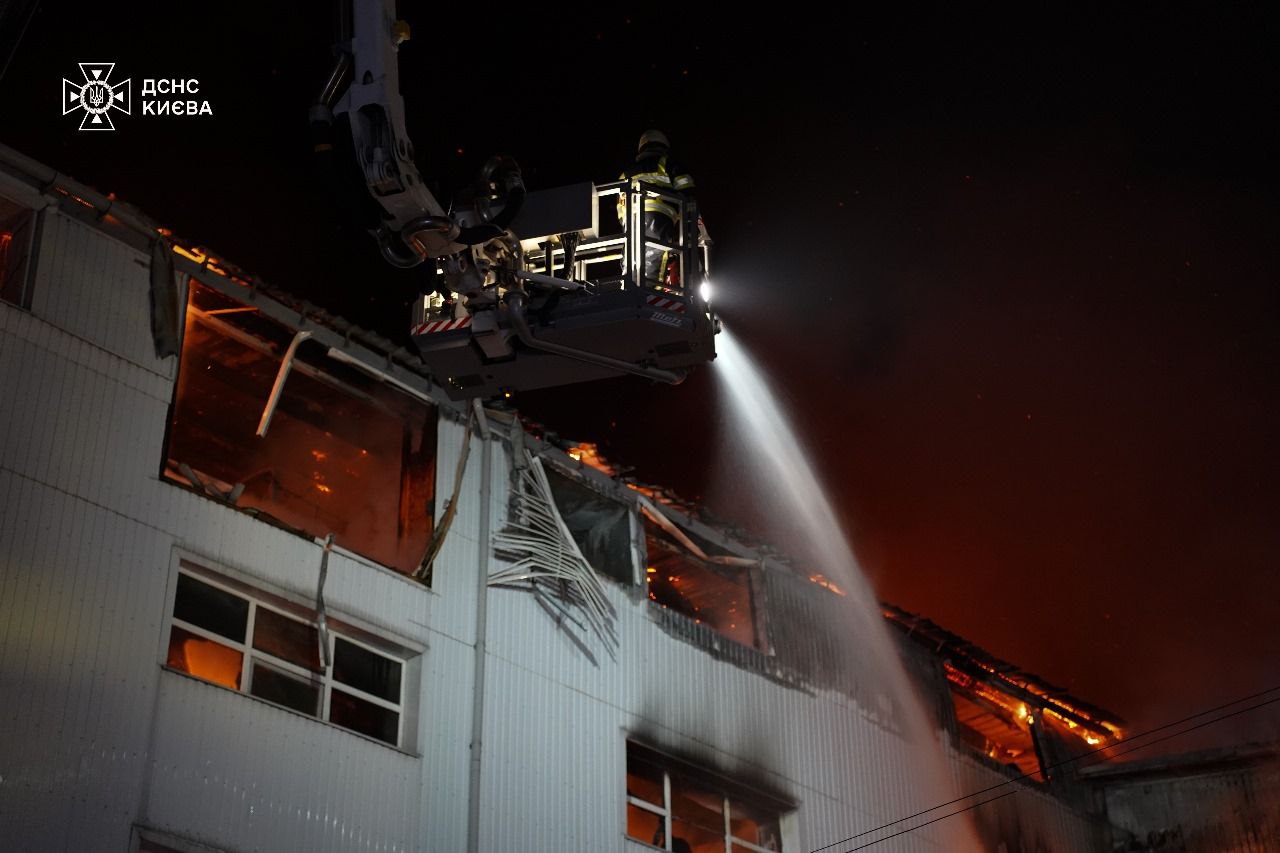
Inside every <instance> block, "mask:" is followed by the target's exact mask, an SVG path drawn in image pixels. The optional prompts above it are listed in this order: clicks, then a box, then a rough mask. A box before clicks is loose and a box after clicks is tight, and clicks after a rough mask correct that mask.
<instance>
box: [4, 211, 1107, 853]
mask: <svg viewBox="0 0 1280 853" xmlns="http://www.w3.org/2000/svg"><path fill="white" fill-rule="evenodd" d="M148 263H149V259H148V258H147V257H146V256H144V255H142V254H141V253H139V252H136V251H134V250H133V249H130V248H128V247H126V246H124V245H122V244H120V243H119V242H117V241H115V240H113V239H112V238H110V237H108V236H106V235H104V234H102V233H100V232H98V231H96V230H95V229H93V228H91V227H89V226H87V225H84V224H81V223H80V222H78V221H75V220H73V219H71V218H69V217H67V216H65V215H62V214H57V213H54V212H52V211H51V212H50V214H49V216H48V217H47V219H46V227H45V230H44V234H43V245H42V246H41V247H40V258H39V267H38V276H37V280H36V283H35V288H34V298H33V303H32V311H31V313H30V314H28V313H25V312H22V311H19V310H17V309H15V308H13V307H11V306H8V305H0V394H2V395H3V396H2V398H3V399H4V400H6V401H7V405H6V407H5V410H4V411H3V412H2V413H0V502H2V507H3V513H0V688H2V691H3V702H0V722H2V723H3V726H2V728H0V756H3V758H2V759H0V760H2V761H3V767H0V777H2V778H0V833H2V834H3V836H4V838H5V839H6V844H9V845H11V846H12V849H17V850H87V849H95V850H101V849H105V850H125V849H126V848H127V845H128V839H129V832H130V826H131V825H132V824H134V823H135V822H136V823H141V824H145V825H147V826H150V827H154V828H157V829H161V830H166V831H170V832H173V833H175V834H177V835H180V836H183V837H187V838H191V839H195V840H200V841H203V842H206V843H208V844H211V845H214V846H218V847H222V848H225V849H229V850H272V851H276V850H281V851H283V850H300V851H301V850H306V851H328V850H334V851H337V850H388V851H390V850H418V849H424V850H434V851H442V853H443V852H444V851H458V850H463V849H465V846H466V815H467V802H466V798H467V773H468V763H469V750H468V743H469V739H470V714H471V702H472V687H473V661H472V643H473V640H474V637H473V634H474V612H475V578H476V574H475V573H476V571H477V570H478V569H477V567H478V561H479V558H480V554H481V551H480V547H481V543H479V542H478V541H477V535H478V519H479V517H480V512H481V507H480V506H479V502H480V494H481V489H480V484H479V477H480V475H481V474H480V472H481V466H480V465H479V464H477V462H476V460H477V459H478V454H473V456H472V464H470V465H469V467H468V470H467V474H466V481H465V484H464V488H463V490H462V498H461V502H460V505H459V510H458V517H457V521H456V522H455V524H454V527H453V530H452V532H451V534H450V536H449V538H448V540H447V544H446V548H445V551H444V553H443V554H442V555H441V558H440V559H439V561H438V563H437V567H436V572H435V584H434V589H432V590H427V589H425V588H423V587H422V586H421V585H419V584H416V583H414V582H411V581H408V580H406V579H404V578H403V577H400V576H398V575H396V574H394V573H392V572H390V571H387V570H384V569H381V568H378V567H375V566H371V565H369V564H367V563H365V562H363V561H360V560H358V559H354V558H351V557H348V556H345V555H342V554H336V555H335V556H334V558H333V559H332V560H331V563H330V569H329V578H328V582H327V585H326V601H327V606H328V608H329V610H330V611H331V613H333V614H335V615H336V616H339V617H341V618H343V619H346V620H348V621H350V622H353V623H354V624H357V625H359V626H361V627H364V628H366V629H368V630H370V631H373V632H375V633H378V634H382V635H384V636H387V637H388V638H390V639H393V640H394V641H396V642H398V643H400V644H402V645H404V646H406V647H408V648H411V649H414V650H417V651H418V652H420V665H421V685H422V688H421V696H420V699H419V703H418V716H417V721H418V730H417V735H416V738H415V748H416V751H417V753H419V754H420V756H421V757H418V756H417V755H413V754H409V753H406V752H401V751H398V750H394V749H390V748H388V747H385V746H383V745H380V744H376V743H373V742H371V741H368V740H366V739H363V738H360V737H357V736H353V735H351V734H349V733H347V732H345V731H342V730H339V729H336V728H334V727H332V726H329V725H327V724H324V723H322V722H319V721H315V720H310V719H307V718H305V717H302V716H300V715H297V714H293V713H291V712H288V711H284V710H281V709H279V708H276V707H274V706H271V705H269V704H267V703H264V702H260V701H257V700H255V699H252V698H250V697H247V696H244V695H238V694H234V693H232V692H230V691H226V690H223V689H221V688H218V687H215V686H212V685H208V684H204V683H202V682H198V681H196V680H194V679H190V678H188V677H186V676H183V675H179V674H176V673H173V672H169V671H167V670H164V669H163V668H162V667H161V666H160V660H161V648H162V644H163V642H164V637H165V618H166V602H167V600H168V599H167V597H166V596H167V595H168V592H167V589H168V584H169V583H170V580H171V578H172V575H173V572H174V567H175V566H176V560H177V558H178V555H179V554H182V555H186V556H189V557H194V558H197V559H200V560H202V561H204V562H205V563H206V564H207V565H209V566H210V567H211V568H214V569H221V570H223V571H226V572H229V573H231V574H234V575H236V576H239V577H241V578H244V579H248V580H251V581H252V582H253V583H255V584H257V585H258V586H261V587H263V588H264V589H267V590H269V591H272V592H275V593H277V594H281V595H285V596H287V597H291V598H293V599H294V600H296V601H298V602H300V603H306V602H309V601H310V600H311V599H312V598H313V597H314V593H315V583H316V579H317V572H318V566H319V558H320V549H319V547H318V546H317V545H315V544H314V543H311V542H307V541H305V540H303V539H300V538H298V537H296V536H293V535H291V534H288V533H286V532H284V531H281V530H279V529H277V528H274V527H271V526H269V525H266V524H264V523H261V522H259V521H256V520H254V519H253V518H251V517H249V516H247V515H244V514H242V513H239V512H236V511H234V510H232V509H230V508H227V507H225V506H222V505H220V504H217V503H215V502H213V501H210V500H207V499H205V498H202V497H200V496H198V495H196V494H193V493H191V492H189V491H186V490H183V489H181V488H177V487H175V486H172V485H170V484H167V483H165V482H163V481H162V480H160V478H159V475H158V472H159V469H160V463H161V457H162V453H163V448H162V444H163V436H164V429H165V421H166V417H167V408H168V405H169V401H170V399H171V396H172V382H173V378H174V372H175V369H176V364H175V362H176V359H173V358H169V359H165V360H160V361H158V360H156V359H155V358H154V356H153V355H152V352H151V346H152V345H151V336H150V329H149V321H148V308H147V291H148V272H147V266H148ZM461 437H462V427H461V425H460V424H458V423H456V422H455V421H453V420H452V419H450V418H447V417H446V418H442V419H441V428H440V438H439V446H440V455H439V459H438V466H437V470H438V471H439V472H441V473H440V482H441V487H440V488H439V489H438V491H439V492H441V493H443V491H445V489H444V485H445V484H446V483H447V482H448V480H449V478H450V477H451V475H452V471H453V469H454V464H455V462H456V459H457V454H458V452H459V450H460V443H461ZM473 440H474V441H478V439H473ZM495 460H496V464H495V465H494V466H493V467H494V471H493V474H492V476H493V483H492V500H491V505H490V510H491V512H493V513H494V524H493V526H494V529H496V528H497V527H499V526H501V524H502V521H503V517H504V515H505V512H506V498H507V484H508V475H509V459H508V457H507V455H506V454H505V453H495ZM439 503H440V507H438V509H443V500H441V501H439ZM608 594H609V596H610V598H611V600H612V601H613V604H614V606H615V607H616V608H617V609H618V612H619V623H618V631H619V638H620V644H619V652H618V659H617V660H616V661H612V660H609V659H608V657H607V656H604V655H603V654H601V661H600V663H599V665H598V666H596V665H593V664H591V663H590V662H589V661H587V659H586V658H585V657H584V656H583V655H582V654H581V653H580V652H578V651H577V650H576V649H575V648H574V646H573V645H572V644H571V643H570V642H569V641H568V640H567V638H565V637H564V636H563V635H562V634H560V633H559V632H558V630H557V628H556V627H555V626H554V625H553V624H552V622H551V621H550V620H549V618H548V617H547V616H546V614H545V613H544V612H543V611H542V610H541V609H540V608H539V607H538V606H537V605H536V604H535V603H534V601H533V600H532V598H531V597H529V596H528V595H527V594H524V593H521V592H517V591H512V590H493V591H491V593H490V614H489V616H490V618H489V637H488V640H489V644H490V646H489V650H490V658H489V664H488V676H487V689H488V698H487V702H486V718H485V740H486V743H485V753H484V754H485V763H484V766H483V788H482V804H481V805H482V814H483V827H482V834H481V849H483V850H508V849H522V850H622V849H624V848H625V847H630V846H635V845H633V844H632V843H630V842H626V841H625V840H624V837H623V836H624V807H623V801H624V799H623V797H624V778H623V767H624V764H625V762H624V755H625V751H624V743H625V737H626V735H627V733H628V732H643V733H645V734H646V736H648V737H649V738H650V739H656V740H660V741H662V742H663V743H666V744H667V745H668V746H669V747H670V748H672V749H678V750H680V751H681V752H683V753H685V754H690V755H697V756H701V757H703V758H704V759H705V760H706V761H707V763H708V765H710V766H714V767H715V768H716V769H719V770H722V771H726V772H730V773H734V772H737V773H742V774H744V775H746V776H748V777H750V778H755V779H765V780H768V783H769V785H770V787H772V788H774V789H776V790H779V791H782V792H784V793H786V794H787V795H788V796H790V797H791V798H792V799H794V801H795V802H796V803H797V804H798V807H799V809H798V814H797V818H796V820H795V821H794V822H793V823H794V827H795V833H796V835H795V837H794V840H795V841H796V843H797V844H798V848H799V849H804V850H808V849H811V848H812V847H815V846H818V845H820V844H826V843H828V842H831V841H833V840H836V839H839V838H841V837H845V836H848V835H852V834H853V833H854V832H857V831H860V830H862V829H866V828H868V827H870V826H875V825H878V824H881V823H884V822H886V821H888V820H892V819H894V818H897V817H901V816H903V815H904V814H908V813H910V812H912V811H915V810H917V809H919V808H921V807H922V806H923V805H929V804H922V803H921V802H919V801H918V794H917V792H916V786H914V785H913V784H912V780H911V778H910V776H909V774H908V772H907V770H906V769H905V765H904V762H903V761H902V760H901V756H902V743H901V741H900V739H899V738H898V736H897V735H895V734H893V733H891V732H889V731H886V730H885V729H883V728H882V727H880V726H879V725H877V724H876V723H874V722H873V720H872V717H871V715H869V714H864V713H863V712H862V711H861V710H860V709H859V708H858V707H857V706H856V705H855V704H854V703H853V702H852V701H851V700H849V699H848V698H846V697H844V696H842V695H840V694H838V693H820V694H818V695H811V694H809V693H805V692H802V691H799V690H796V689H792V688H788V687H784V686H782V685H780V684H778V683H775V682H772V681H769V680H766V679H765V678H763V677H761V676H759V675H757V674H753V673H751V672H748V671H746V670H744V669H739V668H737V667H734V666H732V665H730V664H726V663H723V662H720V661H716V660H714V659H713V658H712V657H711V656H710V655H708V654H707V653H705V652H704V651H702V650H700V649H698V648H695V647H694V646H692V645H690V644H688V643H687V642H685V641H683V640H680V639H677V638H675V637H672V636H670V635H669V634H667V633H665V632H664V631H662V630H660V629H659V628H658V626H656V625H655V624H654V623H653V621H652V620H651V617H650V614H649V611H648V607H649V604H648V602H647V601H644V600H637V599H635V598H633V597H630V596H629V595H628V594H627V593H626V592H625V591H624V590H623V589H621V588H620V587H618V586H615V585H612V584H610V585H608ZM872 664H873V662H869V665H872ZM956 768H957V769H956V771H955V772H957V774H958V775H959V776H961V777H963V778H964V780H965V781H966V782H967V781H969V780H970V779H972V780H973V781H974V784H976V785H977V786H979V787H981V786H982V785H984V784H990V782H991V780H992V778H993V777H992V774H991V773H990V771H988V770H986V769H985V768H979V767H977V765H975V764H973V763H972V762H966V761H965V760H963V759H956ZM984 774H985V775H984ZM1035 797H1036V799H1035V800H1034V802H1035V803H1036V805H1034V807H1032V808H1030V809H1029V810H1027V811H1023V809H1022V803H1023V802H1026V801H1027V799H1028V798H1019V799H1020V803H1019V806H1018V809H1019V811H1018V816H1019V819H1020V820H1021V821H1022V824H1023V825H1024V826H1025V825H1026V823H1027V822H1028V821H1030V822H1032V823H1036V824H1038V825H1039V824H1043V825H1044V826H1045V827H1046V828H1045V830H1044V832H1043V833H1042V835H1043V837H1044V841H1043V845H1044V846H1043V849H1046V850H1053V851H1076V850H1081V851H1083V850H1089V849H1096V848H1095V847H1094V846H1093V842H1094V840H1096V835H1095V833H1094V831H1093V830H1092V829H1091V828H1090V827H1089V826H1087V825H1085V823H1084V822H1082V819H1081V818H1080V817H1079V816H1078V815H1075V813H1073V812H1071V811H1070V810H1068V809H1065V808H1064V807H1062V806H1061V805H1060V804H1058V803H1057V802H1056V801H1053V800H1051V799H1049V798H1047V797H1041V796H1040V795H1035ZM944 836H945V830H944V829H942V828H941V827H939V828H935V829H932V830H925V831H922V832H919V833H913V834H911V835H908V836H904V837H903V838H902V839H900V840H897V841H895V842H890V843H888V844H886V845H884V847H883V849H885V850H921V851H924V850H939V849H947V848H946V846H945V843H944V842H941V841H939V839H941V838H943V837H944Z"/></svg>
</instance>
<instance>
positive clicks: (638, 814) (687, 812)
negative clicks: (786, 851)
mask: <svg viewBox="0 0 1280 853" xmlns="http://www.w3.org/2000/svg"><path fill="white" fill-rule="evenodd" d="M731 788H732V789H733V790H730V789H731ZM782 811H783V810H782V808H781V807H780V806H779V805H778V804H775V803H769V802H768V801H767V800H766V799H765V798H763V797H760V796H753V795H752V794H751V793H750V792H747V791H746V790H745V789H742V788H739V787H738V786H736V785H734V786H731V785H728V784H726V782H725V780H723V779H718V778H717V777H716V776H714V775H713V774H711V773H707V772H705V771H701V770H699V769H698V768H696V767H691V766H689V765H687V764H685V763H684V762H679V761H676V760H674V759H671V758H668V757H666V756H664V755H662V754H661V753H659V752H656V751H654V750H651V749H647V748H645V747H643V746H640V745H639V744H636V743H631V742H628V743H627V837H629V838H634V839H636V840H638V841H643V842H644V843H645V844H651V845H653V846H654V847H658V848H660V849H662V850H670V851H673V853H681V851H687V853H712V851H715V853H745V851H759V853H765V851H780V850H782V830H781V818H782Z"/></svg>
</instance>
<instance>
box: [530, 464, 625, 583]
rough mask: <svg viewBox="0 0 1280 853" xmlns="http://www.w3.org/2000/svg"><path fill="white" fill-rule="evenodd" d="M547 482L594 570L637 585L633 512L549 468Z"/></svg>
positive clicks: (574, 537) (562, 516)
mask: <svg viewBox="0 0 1280 853" xmlns="http://www.w3.org/2000/svg"><path fill="white" fill-rule="evenodd" d="M547 481H548V482H549V483H550V484H551V494H552V496H553V497H554V498H555V502H556V509H558V510H559V511H560V517H561V518H563V519H564V523H565V526H566V527H568V528H569V533H570V534H572V536H573V541H574V542H576V543H577V544H578V548H579V550H581V551H582V556H584V557H586V558H587V562H589V563H590V564H591V568H593V569H595V570H596V572H597V573H599V574H602V575H607V576H608V577H611V578H613V579H614V580H617V581H621V582H622V583H625V584H627V585H631V584H633V583H635V571H634V568H633V558H632V556H631V519H630V517H629V516H630V512H631V510H630V509H629V508H628V507H627V506H625V505H624V504H622V503H619V502H618V501H615V500H610V499H609V498H606V497H605V496H604V495H602V494H600V493H598V492H596V491H594V490H592V489H590V488H588V487H587V486H584V485H582V484H581V483H578V482H576V481H574V480H571V479H570V478H568V477H565V476H562V475H560V474H557V473H555V472H554V471H552V470H549V469H548V471H547Z"/></svg>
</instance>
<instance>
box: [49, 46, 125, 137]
mask: <svg viewBox="0 0 1280 853" xmlns="http://www.w3.org/2000/svg"><path fill="white" fill-rule="evenodd" d="M77 64H78V65H79V66H80V73H81V74H83V75H84V82H83V83H73V82H72V81H70V80H68V79H67V78H65V77H64V78H62V114H63V115H66V114H67V113H69V112H72V111H73V110H84V118H82V119H81V120H80V129H81V130H115V129H116V126H115V125H114V124H112V123H111V111H112V110H120V112H122V113H124V114H125V115H128V114H129V109H130V105H131V103H132V100H133V99H132V97H131V96H130V81H129V80H122V81H120V82H119V83H115V84H112V83H111V71H112V69H114V68H115V67H116V64H115V63H114V62H80V63H77Z"/></svg>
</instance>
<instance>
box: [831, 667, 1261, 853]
mask: <svg viewBox="0 0 1280 853" xmlns="http://www.w3.org/2000/svg"><path fill="white" fill-rule="evenodd" d="M1277 690H1280V685H1276V686H1275V687H1269V688H1267V689H1266V690H1260V691H1258V692H1257V693H1251V694H1249V695H1248V696H1242V697H1240V698H1238V699H1234V700H1232V701H1230V702H1224V703H1223V704H1221V705H1215V706H1214V707H1212V708H1208V709H1206V710H1204V711H1199V712H1197V713H1195V714H1191V715H1190V716H1187V717H1183V718H1181V719H1179V720H1174V721H1172V722H1168V723H1164V724H1163V725H1159V726H1156V727H1155V728H1153V729H1148V730H1146V731H1144V732H1139V733H1138V734H1136V735H1132V736H1130V737H1128V738H1125V739H1123V740H1121V741H1119V742H1117V743H1114V744H1111V745H1109V746H1103V747H1099V748H1098V749H1094V750H1090V751H1089V752H1085V753H1082V754H1080V755H1077V756H1075V757H1074V758H1068V759H1065V760H1063V761H1059V762H1056V763H1054V764H1051V765H1049V766H1047V767H1045V768H1043V770H1042V772H1047V771H1049V770H1053V769H1056V768H1058V767H1064V766H1066V765H1068V764H1074V763H1075V762H1077V761H1081V760H1083V759H1085V758H1089V757H1090V756H1093V755H1097V754H1098V753H1101V752H1106V751H1108V750H1112V749H1116V748H1117V747H1119V746H1121V745H1122V744H1123V745H1128V744H1130V743H1132V742H1133V741H1136V740H1140V739H1141V738H1145V737H1147V736H1148V735H1153V734H1155V733H1156V732H1160V731H1164V730H1165V729H1169V728H1173V727H1174V726H1180V725H1182V724H1183V723H1189V722H1191V721H1192V720H1195V719H1197V718H1199V717H1203V716H1205V715H1207V714H1212V713H1215V712H1217V711H1221V710H1224V709H1226V708H1230V707H1231V706H1233V705H1239V704H1240V703H1242V702H1248V701H1251V700H1253V699H1257V698H1259V697H1262V696H1266V695H1267V694H1268V693H1274V692H1276V691H1277ZM1274 702H1280V696H1277V697H1274V698H1272V699H1268V700H1266V701H1265V702H1259V703H1258V704H1256V705H1250V706H1249V707H1248V708H1242V709H1240V710H1237V711H1233V712H1231V713H1230V714H1224V715H1223V716H1221V717H1215V718H1214V719H1212V720H1207V721H1205V722H1203V723H1198V724H1196V725H1194V726H1191V727H1189V728H1186V729H1181V730H1179V731H1176V732H1173V733H1172V734H1169V735H1165V736H1164V737H1161V738H1156V739H1155V740H1153V741H1148V742H1147V743H1143V744H1137V745H1134V746H1130V747H1129V748H1128V749H1125V750H1122V751H1120V752H1116V753H1113V754H1111V755H1109V756H1105V757H1104V758H1103V759H1100V760H1099V761H1096V762H1094V763H1093V764H1090V765H1085V766H1094V764H1100V763H1102V761H1106V760H1109V759H1111V758H1115V757H1116V756H1120V755H1125V754H1127V753H1130V752H1134V751H1136V750H1139V749H1143V748H1144V747H1148V746H1152V745H1153V744H1157V743H1160V742H1161V741H1165V740H1169V739H1170V738H1174V737H1178V736H1179V735H1183V734H1186V733H1187V732H1191V731H1195V730H1196V729H1199V728H1203V727H1204V726H1208V725H1212V724H1213V723H1216V722H1219V721H1221V720H1226V719H1228V718H1230V717H1234V716H1237V715H1238V714H1243V713H1246V712H1248V711H1253V710H1257V709H1258V708H1262V707H1264V706H1266V705H1270V704H1272V703H1274ZM1031 775H1032V774H1029V773H1024V774H1022V775H1021V776H1015V777H1013V778H1011V779H1006V780H1005V781H1003V782H1000V783H998V784H995V785H991V786H988V787H986V788H982V789H980V790H977V791H973V792H971V793H968V794H965V795H964V796H962V797H956V798H955V799H953V800H948V801H947V802H945V803H939V804H938V805H936V806H932V807H930V808H927V809H924V810H922V811H918V812H915V813H914V814H910V815H907V816H906V817H900V818H898V819H897V820H893V821H890V822H888V823H885V824H881V825H880V826H877V827H873V828H871V829H868V830H865V831H863V832H859V833H857V834H856V835H851V836H849V837H848V838H842V839H840V840H839V841H832V842H831V843H829V844H824V845H823V846H821V847H817V848H814V849H813V850H811V851H810V853H820V851H822V850H826V849H828V848H830V847H835V846H837V845H840V844H845V843H847V842H850V841H854V840H855V839H858V838H861V837H863V836H865V835H870V834H871V833H873V832H879V831H880V830H882V829H888V828H889V827H891V826H895V825H897V824H899V823H902V822H903V821H906V820H911V819H912V818H917V817H921V816H923V815H926V814H928V813H929V812H933V811H937V810H938V809H941V808H945V807H947V806H951V805H955V804H956V803H961V802H964V801H965V800H967V799H970V798H972V797H977V796H980V795H982V794H986V793H989V792H991V791H995V790H997V789H999V788H1003V787H1004V786H1006V785H1010V784H1012V783H1014V782H1020V781H1022V780H1024V779H1029V778H1031ZM1010 793H1016V792H1010ZM1001 796H1007V795H1001ZM997 799H1000V797H993V798H992V799H991V800H983V801H982V803H977V804H976V805H982V804H983V803H989V802H992V800H997ZM973 807H974V806H968V807H966V808H963V809H960V810H959V811H955V812H949V813H948V814H946V815H943V816H942V818H937V819H935V820H929V821H926V822H925V823H922V824H919V825H918V826H916V827H912V828H909V829H907V830H903V831H904V832H910V831H912V830H913V829H919V828H920V827H924V826H928V825H929V824H930V823H935V822H936V821H937V820H942V819H943V818H947V817H952V816H954V815H957V814H960V813H962V812H965V811H968V810H969V809H970V808H973ZM901 834H902V833H901V832H898V833H894V834H893V835H886V836H885V837H884V838H882V839H878V840H876V841H872V842H869V844H879V843H880V841H885V840H887V839H889V838H893V837H894V836H896V835H901ZM869 844H868V845H863V846H869ZM861 849H862V847H853V848H850V850H851V851H852V850H861ZM846 853H849V851H846Z"/></svg>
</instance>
